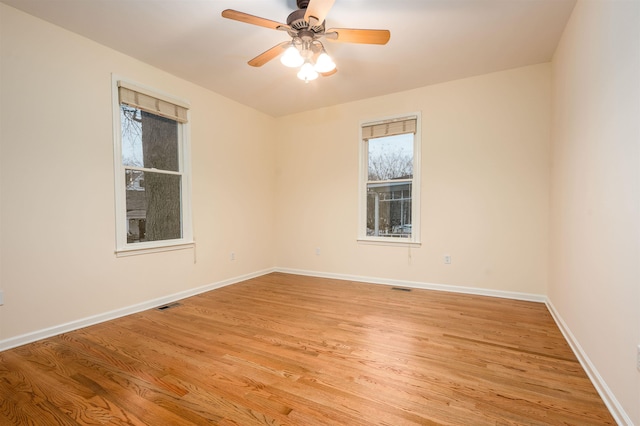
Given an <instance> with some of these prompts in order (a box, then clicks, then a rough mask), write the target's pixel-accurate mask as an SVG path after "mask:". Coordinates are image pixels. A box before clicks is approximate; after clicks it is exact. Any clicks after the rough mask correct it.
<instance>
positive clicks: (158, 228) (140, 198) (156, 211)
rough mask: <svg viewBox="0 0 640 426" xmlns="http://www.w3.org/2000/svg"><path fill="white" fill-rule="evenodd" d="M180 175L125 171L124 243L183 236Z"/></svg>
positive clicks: (171, 238)
mask: <svg viewBox="0 0 640 426" xmlns="http://www.w3.org/2000/svg"><path fill="white" fill-rule="evenodd" d="M181 179H182V177H181V176H178V175H168V174H163V173H151V172H140V171H137V170H125V182H126V194H127V243H137V242H143V241H159V240H173V239H177V238H181V237H182V220H181V219H182V218H181V215H180V211H181V207H180V203H181V194H180V183H181Z"/></svg>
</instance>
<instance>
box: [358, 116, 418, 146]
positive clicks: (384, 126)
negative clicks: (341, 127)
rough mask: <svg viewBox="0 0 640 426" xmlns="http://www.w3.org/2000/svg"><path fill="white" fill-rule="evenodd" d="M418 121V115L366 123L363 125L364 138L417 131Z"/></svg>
mask: <svg viewBox="0 0 640 426" xmlns="http://www.w3.org/2000/svg"><path fill="white" fill-rule="evenodd" d="M416 123H417V119H416V117H406V118H401V119H397V120H389V121H383V122H379V123H374V124H365V125H363V126H362V139H364V140H369V139H373V138H382V137H385V136H395V135H401V134H405V133H416V128H417V124H416Z"/></svg>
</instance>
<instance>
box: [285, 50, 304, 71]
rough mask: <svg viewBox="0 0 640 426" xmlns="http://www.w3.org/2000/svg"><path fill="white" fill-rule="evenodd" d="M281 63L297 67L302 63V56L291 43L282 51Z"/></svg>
mask: <svg viewBox="0 0 640 426" xmlns="http://www.w3.org/2000/svg"><path fill="white" fill-rule="evenodd" d="M280 62H282V65H284V66H285V67H289V68H296V67H299V66H300V65H302V64H303V63H304V58H303V57H302V55H300V52H299V51H298V49H297V48H296V47H295V46H294V45H293V44H292V45H291V46H289V47H288V48H287V50H285V51H284V54H283V55H282V57H281V58H280Z"/></svg>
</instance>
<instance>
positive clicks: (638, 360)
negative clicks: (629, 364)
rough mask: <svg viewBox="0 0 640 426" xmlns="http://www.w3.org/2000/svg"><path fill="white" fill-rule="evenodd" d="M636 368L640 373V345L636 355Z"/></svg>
mask: <svg viewBox="0 0 640 426" xmlns="http://www.w3.org/2000/svg"><path fill="white" fill-rule="evenodd" d="M636 368H637V369H638V371H640V345H638V354H637V355H636Z"/></svg>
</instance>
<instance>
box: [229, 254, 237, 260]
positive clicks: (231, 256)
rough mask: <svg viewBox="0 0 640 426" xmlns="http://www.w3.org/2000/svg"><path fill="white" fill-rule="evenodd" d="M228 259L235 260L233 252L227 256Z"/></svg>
mask: <svg viewBox="0 0 640 426" xmlns="http://www.w3.org/2000/svg"><path fill="white" fill-rule="evenodd" d="M229 258H230V259H231V260H236V254H235V253H234V252H231V255H230V256H229Z"/></svg>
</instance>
